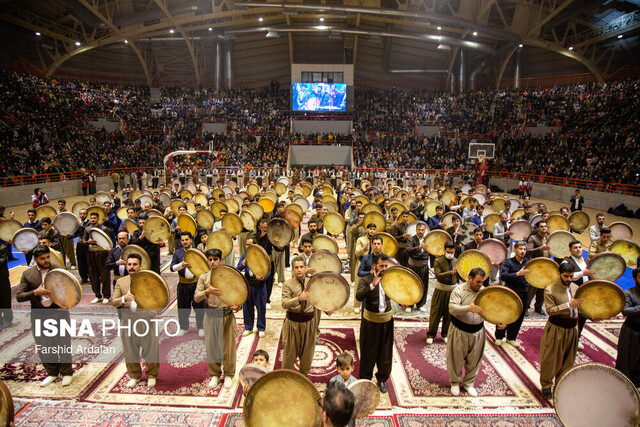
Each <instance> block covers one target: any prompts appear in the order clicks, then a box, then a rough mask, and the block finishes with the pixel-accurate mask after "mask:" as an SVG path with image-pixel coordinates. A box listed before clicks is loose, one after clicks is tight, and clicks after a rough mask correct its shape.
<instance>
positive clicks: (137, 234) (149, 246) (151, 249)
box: [129, 214, 165, 274]
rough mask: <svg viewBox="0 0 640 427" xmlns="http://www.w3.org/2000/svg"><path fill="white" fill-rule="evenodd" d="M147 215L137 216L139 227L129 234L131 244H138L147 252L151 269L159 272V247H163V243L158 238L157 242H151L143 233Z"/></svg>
mask: <svg viewBox="0 0 640 427" xmlns="http://www.w3.org/2000/svg"><path fill="white" fill-rule="evenodd" d="M148 219H149V217H148V216H147V215H146V214H142V215H140V216H139V217H138V221H139V222H140V229H138V230H136V231H134V232H133V235H132V236H131V241H130V242H129V243H131V244H132V245H138V246H140V247H141V248H142V249H144V250H145V251H146V252H147V255H149V260H150V261H151V271H153V272H154V273H157V274H160V248H162V247H164V245H165V243H164V242H163V241H162V240H158V243H153V242H151V241H150V240H149V239H147V237H146V235H145V233H144V224H145V223H146V222H147V220H148Z"/></svg>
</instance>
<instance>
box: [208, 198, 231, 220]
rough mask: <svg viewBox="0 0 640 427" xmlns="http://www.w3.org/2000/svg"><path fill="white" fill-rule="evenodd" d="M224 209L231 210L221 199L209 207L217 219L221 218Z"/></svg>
mask: <svg viewBox="0 0 640 427" xmlns="http://www.w3.org/2000/svg"><path fill="white" fill-rule="evenodd" d="M223 209H224V210H225V211H227V212H229V209H227V205H225V204H224V203H222V202H220V201H217V202H213V204H212V205H211V207H210V208H209V210H211V213H213V216H214V217H215V218H216V219H220V217H221V215H220V211H222V210H223Z"/></svg>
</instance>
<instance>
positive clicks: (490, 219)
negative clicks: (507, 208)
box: [484, 214, 500, 234]
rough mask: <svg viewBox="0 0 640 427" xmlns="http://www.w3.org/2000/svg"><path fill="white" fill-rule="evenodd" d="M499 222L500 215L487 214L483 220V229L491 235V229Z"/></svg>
mask: <svg viewBox="0 0 640 427" xmlns="http://www.w3.org/2000/svg"><path fill="white" fill-rule="evenodd" d="M499 222H500V215H498V214H489V215H487V216H486V217H485V218H484V223H485V228H486V229H487V233H489V234H493V227H494V225H496V224H497V223H499Z"/></svg>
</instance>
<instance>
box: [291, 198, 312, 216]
mask: <svg viewBox="0 0 640 427" xmlns="http://www.w3.org/2000/svg"><path fill="white" fill-rule="evenodd" d="M307 197H308V196H307ZM293 203H295V204H296V205H298V206H300V208H302V213H306V212H307V211H308V210H309V201H308V200H307V199H306V198H304V197H297V198H295V199H294V200H293Z"/></svg>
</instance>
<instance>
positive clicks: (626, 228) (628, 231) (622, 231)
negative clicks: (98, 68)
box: [38, 208, 633, 242]
mask: <svg viewBox="0 0 640 427" xmlns="http://www.w3.org/2000/svg"><path fill="white" fill-rule="evenodd" d="M38 209H39V208H38ZM609 228H610V229H611V240H612V241H614V242H615V241H616V240H631V239H632V238H633V228H631V226H630V225H629V224H627V223H626V222H623V221H617V222H613V223H611V225H610V226H609Z"/></svg>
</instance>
